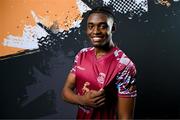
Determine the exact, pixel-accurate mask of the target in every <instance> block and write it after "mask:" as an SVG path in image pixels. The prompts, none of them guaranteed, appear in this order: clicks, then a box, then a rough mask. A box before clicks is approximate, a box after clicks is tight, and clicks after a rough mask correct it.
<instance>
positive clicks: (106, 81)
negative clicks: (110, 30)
mask: <svg viewBox="0 0 180 120" xmlns="http://www.w3.org/2000/svg"><path fill="white" fill-rule="evenodd" d="M71 72H72V73H74V74H75V76H76V92H77V94H78V95H84V94H85V93H86V92H88V91H89V90H100V89H101V88H103V89H104V90H105V95H106V101H105V104H104V105H103V106H101V107H99V108H90V107H86V106H79V109H78V114H77V119H116V116H117V100H118V97H135V96H136V89H133V90H130V87H132V86H135V75H136V69H135V66H134V64H133V63H132V61H131V60H130V59H129V58H128V57H127V56H126V55H125V54H124V53H123V52H122V51H121V50H119V48H117V47H114V48H112V49H111V50H110V51H109V52H108V53H107V54H106V55H104V56H102V57H100V58H98V59H97V58H96V53H95V49H94V47H91V48H84V49H82V50H81V51H80V52H79V53H78V54H77V55H76V57H75V61H74V66H73V68H72V70H71ZM134 88H135V87H134Z"/></svg>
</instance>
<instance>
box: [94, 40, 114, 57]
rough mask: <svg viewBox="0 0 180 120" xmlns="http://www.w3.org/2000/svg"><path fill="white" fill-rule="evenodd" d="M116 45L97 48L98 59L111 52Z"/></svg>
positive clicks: (111, 43) (109, 44) (110, 44)
mask: <svg viewBox="0 0 180 120" xmlns="http://www.w3.org/2000/svg"><path fill="white" fill-rule="evenodd" d="M114 46H115V45H114V43H113V42H110V43H108V44H106V45H104V46H102V47H95V52H96V57H97V58H98V57H101V56H103V55H105V54H106V53H108V52H109V51H111V49H112V48H113V47H114Z"/></svg>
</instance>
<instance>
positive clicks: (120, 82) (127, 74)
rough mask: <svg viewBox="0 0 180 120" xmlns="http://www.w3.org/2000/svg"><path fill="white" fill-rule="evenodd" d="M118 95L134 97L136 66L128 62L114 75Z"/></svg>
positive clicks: (135, 94) (135, 92) (135, 90)
mask: <svg viewBox="0 0 180 120" xmlns="http://www.w3.org/2000/svg"><path fill="white" fill-rule="evenodd" d="M116 79H117V82H116V85H117V89H118V96H119V97H136V96H137V89H136V68H135V66H134V64H133V63H132V62H130V63H129V64H128V65H127V66H126V67H125V68H124V69H123V71H120V72H119V73H118V74H117V76H116Z"/></svg>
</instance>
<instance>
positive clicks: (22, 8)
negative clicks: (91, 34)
mask: <svg viewBox="0 0 180 120" xmlns="http://www.w3.org/2000/svg"><path fill="white" fill-rule="evenodd" d="M97 6H109V7H111V8H112V10H113V13H114V15H115V17H116V22H117V31H116V32H115V33H114V35H113V41H114V42H115V43H116V44H117V45H118V46H119V47H120V48H121V49H122V50H123V51H124V52H125V53H126V54H127V56H129V58H131V60H132V61H133V62H134V63H135V64H136V68H137V87H138V96H137V101H136V109H135V118H137V119H140V118H143V119H152V118H180V104H179V101H180V94H179V91H180V88H179V84H180V77H179V68H180V63H179V61H180V50H179V45H180V41H179V38H180V34H179V30H180V22H179V21H180V2H179V0H126V1H124V0H36V1H34V0H2V1H0V16H1V19H0V26H1V27H0V43H1V44H0V68H1V69H0V73H1V78H0V81H1V84H0V85H1V87H0V89H1V97H0V104H1V105H0V106H1V107H0V118H35V119H43V118H49V119H52V118H60V119H63V118H75V116H76V108H77V106H75V105H71V104H68V103H65V102H64V101H63V100H62V99H61V97H60V93H61V89H62V87H63V85H64V82H65V79H66V76H67V74H68V72H69V70H70V69H71V66H72V63H73V60H74V56H75V55H76V53H77V52H78V51H79V50H80V49H82V48H84V47H88V46H89V45H90V44H89V40H88V39H87V36H86V34H85V29H86V28H85V25H86V15H87V12H88V11H89V10H91V9H92V8H94V7H97Z"/></svg>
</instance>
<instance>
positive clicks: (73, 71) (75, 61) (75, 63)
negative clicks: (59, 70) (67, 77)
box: [70, 52, 81, 74]
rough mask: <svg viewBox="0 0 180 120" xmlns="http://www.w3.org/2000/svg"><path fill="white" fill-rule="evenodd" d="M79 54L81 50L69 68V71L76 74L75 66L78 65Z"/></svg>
mask: <svg viewBox="0 0 180 120" xmlns="http://www.w3.org/2000/svg"><path fill="white" fill-rule="evenodd" d="M80 55H81V52H79V53H78V54H77V55H76V56H75V59H74V63H73V65H72V68H71V70H70V73H73V74H76V70H77V66H78V63H79V60H80Z"/></svg>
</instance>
